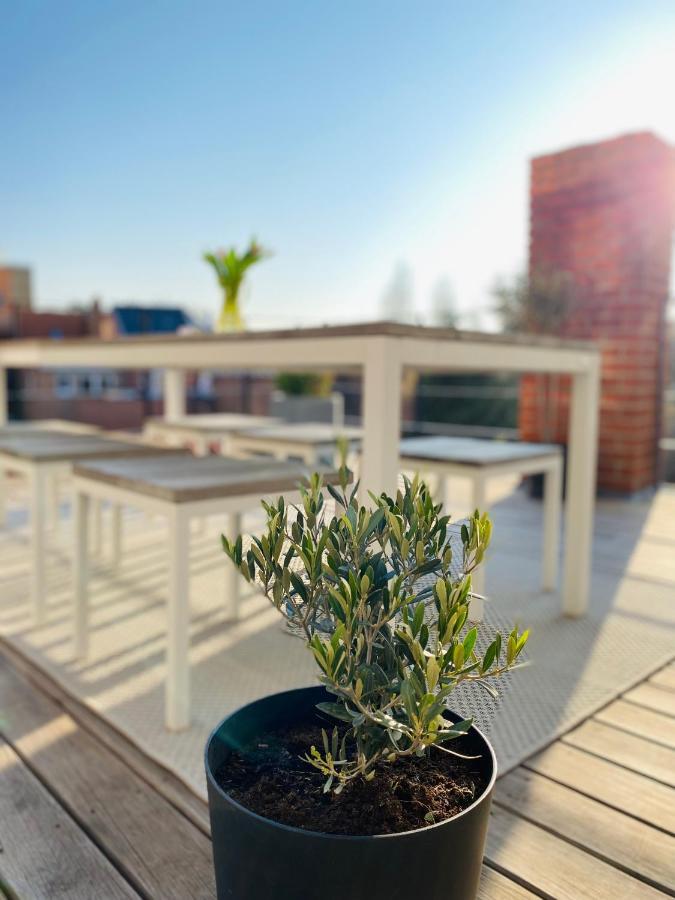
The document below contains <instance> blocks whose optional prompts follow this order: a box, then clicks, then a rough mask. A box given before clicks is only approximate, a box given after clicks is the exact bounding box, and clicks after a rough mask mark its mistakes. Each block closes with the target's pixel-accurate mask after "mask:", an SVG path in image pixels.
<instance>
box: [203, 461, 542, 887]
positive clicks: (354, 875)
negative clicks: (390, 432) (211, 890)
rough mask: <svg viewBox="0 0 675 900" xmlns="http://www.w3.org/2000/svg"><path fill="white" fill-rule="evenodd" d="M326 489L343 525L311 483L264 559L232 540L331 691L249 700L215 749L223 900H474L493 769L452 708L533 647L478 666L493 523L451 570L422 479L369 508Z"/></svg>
mask: <svg viewBox="0 0 675 900" xmlns="http://www.w3.org/2000/svg"><path fill="white" fill-rule="evenodd" d="M327 490H328V491H329V493H330V494H331V496H332V497H333V499H334V501H335V512H334V514H332V513H329V511H328V506H329V504H328V503H327V502H326V499H325V497H324V493H323V488H322V485H321V480H320V478H319V476H313V477H312V479H311V480H310V483H309V485H308V486H306V487H304V488H303V490H302V502H301V504H300V506H299V507H291V508H289V507H288V506H287V505H286V503H285V502H284V500H283V498H281V499H279V501H278V502H277V503H276V504H263V505H264V508H265V512H266V515H267V527H266V531H265V533H264V534H263V535H261V536H260V537H254V538H253V540H252V543H251V545H250V549H248V550H245V548H244V546H243V543H242V538H241V537H239V538H237V539H236V540H233V541H228V540H227V539H225V538H223V546H224V549H225V552H226V553H227V555H228V556H229V557H230V559H231V560H232V562H233V563H234V564H235V565H236V566H237V567H238V568H239V569H240V570H241V572H242V574H243V575H244V577H245V578H246V579H247V580H248V581H250V582H255V583H256V584H258V585H259V586H261V587H262V589H263V590H264V592H265V593H266V595H267V596H268V597H269V598H270V600H271V601H272V603H273V604H274V605H275V606H276V608H277V609H278V610H279V611H280V612H281V613H282V614H283V615H284V616H285V617H286V618H287V620H288V625H289V627H290V628H291V629H292V630H293V631H295V632H297V633H298V634H300V635H301V636H302V637H303V638H304V640H305V641H306V644H307V646H308V648H309V650H310V652H311V653H312V654H313V655H314V658H315V660H316V663H317V667H318V671H319V681H320V685H318V686H317V687H311V688H304V689H300V690H293V691H286V692H284V693H278V694H273V695H271V696H268V697H265V698H264V699H262V700H258V701H256V702H254V703H250V704H249V705H247V706H245V707H243V708H242V709H240V710H239V711H238V712H235V713H234V714H232V715H230V716H228V717H227V718H226V719H225V720H224V721H223V722H221V724H220V725H219V726H218V727H217V728H216V729H215V731H214V732H213V734H212V735H211V737H210V739H209V741H208V744H207V748H206V773H207V782H208V792H209V807H210V815H211V832H212V838H213V853H214V861H215V868H216V881H217V887H218V896H219V897H220V898H225V897H228V898H235V900H236V898H239V900H243V898H246V900H257V898H260V900H262V898H264V900H271V898H274V900H314V898H316V900H338V898H340V900H362V898H363V900H365V898H368V900H384V898H386V900H397V898H406V900H409V898H412V897H424V898H425V900H441V898H443V900H450V898H454V900H471V898H473V897H475V895H476V892H477V889H478V881H479V877H480V869H481V860H482V857H483V847H484V842H485V835H486V830H487V823H488V815H489V807H490V800H491V794H492V788H493V785H494V781H495V777H496V762H495V757H494V753H493V751H492V748H491V747H490V744H489V743H488V742H487V740H486V738H485V737H484V736H483V735H482V734H481V733H480V731H478V729H477V728H476V727H475V726H474V725H473V724H472V722H471V720H469V719H465V718H463V717H461V716H458V715H456V714H453V713H452V712H451V711H450V710H449V709H448V707H447V704H448V702H449V701H450V700H451V696H452V692H453V690H454V688H455V687H456V686H457V685H459V684H462V683H467V682H468V683H472V682H475V683H476V684H480V685H483V686H489V683H490V682H491V681H494V680H495V679H498V678H499V677H500V676H502V675H503V674H504V673H505V672H506V671H507V670H509V669H512V668H513V667H514V666H515V665H517V660H518V657H519V655H520V653H521V651H522V649H523V647H524V645H525V642H526V640H527V632H525V633H523V634H520V633H519V632H518V630H517V629H514V630H513V631H512V632H511V633H510V634H509V635H507V636H505V638H504V639H502V636H501V635H500V634H495V635H494V638H493V639H492V640H491V642H490V643H489V646H486V647H485V649H484V651H483V652H482V653H481V654H478V652H477V629H476V628H475V627H471V625H470V622H469V612H470V602H471V597H472V594H471V573H472V572H473V571H474V570H475V568H476V566H478V565H479V564H480V562H481V560H482V559H483V556H484V554H485V550H486V548H487V546H488V543H489V540H490V533H491V524H490V521H489V519H488V518H487V516H486V515H485V514H482V515H481V514H480V513H479V512H478V511H476V512H475V513H474V515H473V516H472V517H471V518H470V519H469V521H468V522H467V523H466V524H464V525H463V526H462V528H461V551H458V553H459V555H460V556H461V558H460V559H455V560H453V551H452V544H451V542H450V541H449V532H448V522H449V519H448V517H447V516H444V515H442V514H441V507H440V506H437V505H435V504H434V502H433V500H432V498H431V495H430V493H429V490H428V489H427V487H426V485H425V484H424V483H423V482H421V481H419V480H418V479H417V478H415V479H414V480H413V481H412V482H410V481H406V483H405V489H404V490H403V491H399V492H398V494H397V496H396V497H395V498H391V497H387V496H386V495H384V494H382V495H381V496H379V497H375V496H374V495H371V496H372V500H373V507H372V509H367V508H365V507H363V506H359V504H358V502H357V500H356V488H354V489H353V490H352V489H351V488H350V486H349V473H348V472H347V470H346V469H345V468H343V469H342V470H341V473H340V484H339V488H338V487H334V486H332V485H328V486H327ZM457 543H458V546H459V542H457ZM453 573H454V574H453ZM251 652H252V653H255V652H256V651H255V646H254V645H252V650H251Z"/></svg>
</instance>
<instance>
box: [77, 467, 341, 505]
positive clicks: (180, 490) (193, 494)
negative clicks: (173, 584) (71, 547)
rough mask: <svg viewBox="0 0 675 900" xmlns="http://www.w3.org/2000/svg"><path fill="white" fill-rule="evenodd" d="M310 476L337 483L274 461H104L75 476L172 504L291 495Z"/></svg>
mask: <svg viewBox="0 0 675 900" xmlns="http://www.w3.org/2000/svg"><path fill="white" fill-rule="evenodd" d="M313 471H320V472H321V474H322V475H323V479H324V483H326V482H329V483H331V484H335V483H337V481H338V473H337V472H336V471H333V470H330V469H327V468H322V467H311V468H310V467H309V466H306V465H303V464H302V463H299V462H291V461H285V460H274V459H229V458H227V457H224V456H204V457H195V456H182V457H175V456H174V457H170V456H166V455H162V456H155V457H152V456H147V457H141V458H136V459H106V460H102V461H100V462H85V463H81V464H79V465H76V466H75V468H74V473H75V475H76V476H79V477H82V478H87V479H92V480H93V481H98V482H105V483H107V484H111V485H114V486H115V487H120V488H124V489H126V490H130V491H135V492H137V493H139V494H145V495H146V496H149V497H156V498H158V499H160V500H167V501H169V502H171V503H189V502H192V501H195V500H210V499H212V498H216V497H242V496H246V495H249V494H253V495H256V496H260V497H262V496H263V495H266V494H275V493H280V494H281V493H284V492H285V491H293V490H296V489H297V487H298V484H300V483H301V482H302V481H304V480H306V479H307V478H308V476H309V475H310V474H311V473H312V472H313Z"/></svg>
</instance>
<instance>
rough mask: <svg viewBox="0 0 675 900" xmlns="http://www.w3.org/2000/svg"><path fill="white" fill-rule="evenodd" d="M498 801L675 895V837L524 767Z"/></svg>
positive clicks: (500, 790) (503, 785)
mask: <svg viewBox="0 0 675 900" xmlns="http://www.w3.org/2000/svg"><path fill="white" fill-rule="evenodd" d="M495 801H496V802H497V803H499V804H500V805H503V806H505V807H506V808H507V809H509V810H510V811H512V812H517V813H519V814H520V815H522V816H524V817H525V818H526V819H528V820H529V821H531V822H534V823H535V824H536V825H541V826H543V827H544V828H546V829H547V830H549V831H551V832H553V833H554V834H556V835H560V836H561V837H563V838H565V840H568V841H571V842H572V843H574V844H576V845H577V846H579V847H582V848H583V849H584V850H589V851H591V852H593V853H594V854H596V855H597V856H599V857H601V858H602V859H604V860H605V861H606V862H610V863H612V865H615V866H618V867H619V868H620V869H623V870H624V871H626V872H628V873H629V874H631V875H634V876H636V877H639V878H641V879H643V880H646V881H649V882H650V883H651V884H653V885H655V886H656V887H666V888H667V889H669V890H675V867H673V860H675V837H672V836H671V835H668V834H664V832H662V831H659V830H658V829H657V828H651V827H650V826H649V825H645V823H644V822H640V821H639V820H638V819H634V818H633V817H632V816H630V815H626V814H625V813H622V812H619V811H618V810H615V809H612V808H611V807H609V806H605V804H604V803H598V802H597V801H595V800H593V799H591V798H590V797H586V796H584V795H583V794H579V793H578V792H577V791H574V790H572V789H571V788H568V787H565V786H563V785H561V784H558V783H557V782H555V781H551V780H550V779H549V778H545V777H544V776H543V775H538V774H537V773H536V772H530V771H528V770H527V769H524V768H523V767H522V766H521V767H519V768H518V769H515V770H514V771H513V772H510V773H509V774H508V775H505V776H504V777H503V778H501V779H500V780H499V782H498V783H497V791H496V794H495Z"/></svg>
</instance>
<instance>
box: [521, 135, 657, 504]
mask: <svg viewBox="0 0 675 900" xmlns="http://www.w3.org/2000/svg"><path fill="white" fill-rule="evenodd" d="M530 172H531V180H530V271H534V270H535V269H536V268H539V267H543V268H548V269H559V270H564V271H566V272H568V273H569V274H570V275H571V276H572V278H573V280H574V282H575V284H576V286H577V291H578V296H579V298H580V300H579V302H578V304H577V307H576V308H575V310H573V312H572V314H571V315H570V316H569V319H568V321H567V322H566V323H565V324H564V327H563V328H562V329H561V333H562V335H563V336H567V337H571V338H574V337H576V338H584V339H590V340H594V341H596V342H597V343H598V345H599V347H600V349H601V352H602V386H601V406H600V435H599V460H598V484H599V487H600V488H601V489H602V488H604V489H607V490H612V491H623V492H628V493H629V492H632V491H635V490H641V489H642V488H643V487H646V486H648V485H649V484H653V483H655V481H656V479H657V477H658V473H657V466H656V440H657V428H658V426H659V422H660V410H661V404H662V396H661V391H662V384H663V378H662V374H663V372H664V371H665V360H664V353H663V348H662V340H663V323H664V312H665V304H666V300H667V297H668V289H669V282H670V252H671V235H672V230H673V217H674V206H675V203H674V201H675V154H674V153H673V149H672V148H671V147H670V146H668V145H667V144H665V143H664V142H663V141H661V140H659V139H658V138H656V137H655V136H654V135H652V134H650V133H648V132H640V133H636V134H629V135H624V136H622V137H619V138H615V139H613V140H609V141H602V142H600V143H597V144H590V145H586V146H581V147H574V148H571V149H569V150H564V151H562V152H560V153H553V154H547V155H546V156H542V157H538V158H536V159H533V160H532V161H531V169H530ZM659 370H661V371H659ZM541 384H542V380H541V378H540V377H539V376H526V377H524V378H523V379H522V382H521V398H520V399H521V403H520V410H519V426H520V429H521V434H522V435H523V437H526V438H527V439H528V440H542V439H544V438H545V435H544V433H543V425H542V422H543V421H544V420H545V419H544V403H546V404H547V405H548V414H547V415H548V417H549V419H550V422H551V423H552V425H553V428H554V430H555V433H556V436H557V437H558V438H559V439H561V440H564V439H565V438H566V416H567V412H568V409H569V391H568V387H567V385H563V386H558V387H557V388H556V389H554V390H549V391H548V393H547V394H545V395H542V391H541ZM542 396H545V397H546V400H545V401H544V400H543V399H542Z"/></svg>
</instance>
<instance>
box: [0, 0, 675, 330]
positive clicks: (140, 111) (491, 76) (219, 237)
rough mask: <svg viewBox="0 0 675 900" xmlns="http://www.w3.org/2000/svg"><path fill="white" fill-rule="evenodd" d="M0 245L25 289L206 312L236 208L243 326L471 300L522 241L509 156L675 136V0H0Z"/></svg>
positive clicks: (518, 252) (522, 192)
mask: <svg viewBox="0 0 675 900" xmlns="http://www.w3.org/2000/svg"><path fill="white" fill-rule="evenodd" d="M0 11H1V13H2V20H1V25H0V121H1V122H2V123H3V125H2V135H1V137H0V211H1V216H0V260H2V261H3V262H7V263H9V262H14V263H27V264H30V265H31V266H32V267H33V268H34V272H35V293H36V296H37V301H38V305H39V306H41V307H48V306H54V305H57V304H60V303H66V302H70V301H72V300H86V299H88V298H89V297H91V296H92V295H94V294H98V295H101V296H102V297H103V299H104V301H105V302H106V303H108V304H109V303H112V302H114V301H119V300H139V301H143V302H159V301H170V302H177V303H181V304H184V305H186V306H188V307H190V308H191V309H192V310H194V311H197V312H205V313H206V314H208V315H215V313H216V310H217V307H218V303H219V292H218V288H217V285H216V283H215V279H214V277H213V275H212V273H211V272H210V271H209V270H208V268H207V267H206V265H205V264H204V263H203V262H202V261H201V253H202V252H203V251H204V250H207V249H214V248H217V247H219V246H225V245H228V244H230V243H238V244H242V243H244V242H246V241H247V240H248V238H249V237H250V236H251V235H253V234H255V235H256V236H257V237H258V238H259V239H260V240H262V241H263V243H266V244H267V245H269V246H270V247H271V248H272V249H273V250H274V257H273V258H272V259H270V260H269V261H267V262H265V263H264V264H262V265H261V266H260V267H259V269H257V270H255V271H254V272H253V273H252V276H251V279H250V283H249V286H248V291H247V297H246V314H247V318H248V321H249V324H250V325H252V326H254V327H255V326H268V325H293V324H297V323H300V322H303V321H306V322H321V321H348V320H351V319H365V318H374V317H376V316H377V313H378V310H379V306H380V300H381V296H382V293H383V291H384V289H385V286H386V285H387V283H388V282H389V281H390V279H391V277H392V272H393V271H394V269H395V267H396V266H397V265H398V264H399V263H401V262H403V263H405V264H406V265H407V266H408V267H409V270H410V273H411V275H412V282H413V286H414V297H415V306H416V309H417V311H418V314H419V315H420V316H423V315H425V313H426V312H427V310H428V307H429V304H430V298H431V295H432V292H433V289H434V285H435V284H436V283H437V282H438V281H439V280H440V279H443V278H447V279H449V280H450V282H451V284H452V286H453V289H454V293H455V295H456V298H457V305H458V307H459V309H460V311H461V312H462V313H463V315H464V321H465V323H466V324H468V325H474V324H481V323H482V324H484V325H488V326H489V324H490V321H489V316H486V314H485V310H486V309H487V308H489V306H490V297H489V289H490V286H491V284H492V283H493V282H494V279H495V277H496V276H498V275H509V274H510V273H513V272H515V271H516V270H517V269H518V268H519V267H520V266H522V264H523V262H524V260H525V256H526V243H527V160H528V158H529V157H531V156H533V155H536V154H538V153H542V152H546V151H550V150H554V149H557V148H559V147H563V146H567V145H572V144H575V143H580V142H587V141H592V140H595V139H599V138H603V137H610V136H613V135H615V134H618V133H621V132H624V131H631V130H642V129H651V130H655V131H656V132H657V133H658V134H660V135H661V136H662V137H664V138H666V139H668V140H671V141H675V105H674V104H673V102H672V86H673V85H674V84H675V54H674V53H673V51H672V47H673V45H674V44H675V4H673V3H672V2H663V3H661V2H656V0H653V2H646V3H641V4H636V3H635V2H634V0H631V2H623V0H612V2H606V0H594V2H592V3H588V2H575V0H571V2H566V3H564V4H561V3H558V2H556V3H552V2H543V0H539V2H529V3H525V2H517V0H513V2H507V3H504V2H493V3H486V2H478V3H459V2H440V3H439V2H438V0H436V2H431V3H427V2H415V3H412V2H409V3H400V2H396V0H388V2H367V0H361V2H350V0H342V2H339V3H328V2H312V3H310V2H306V3H300V2H293V0H288V2H285V3H280V2H265V3H261V2H247V3H237V4H232V3H223V2H221V3H213V2H199V0H193V2H190V3H188V2H171V0H163V2H144V0H136V2H125V0H117V2H106V3H92V2H90V0H89V2H82V3H75V2H68V0H61V2H56V0H53V2H40V3H38V2H33V0H21V2H20V3H16V2H15V0H11V2H8V0H0Z"/></svg>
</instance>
